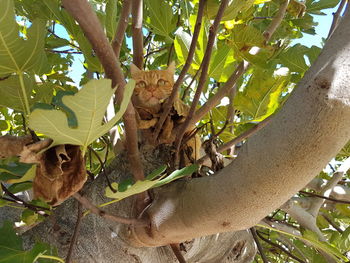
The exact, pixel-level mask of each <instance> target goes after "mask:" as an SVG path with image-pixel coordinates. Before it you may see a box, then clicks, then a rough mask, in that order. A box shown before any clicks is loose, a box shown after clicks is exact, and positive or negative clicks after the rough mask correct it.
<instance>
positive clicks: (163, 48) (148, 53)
mask: <svg viewBox="0 0 350 263" xmlns="http://www.w3.org/2000/svg"><path fill="white" fill-rule="evenodd" d="M165 49H166V47H161V48H159V49H156V50H152V51H150V52H147V54H146V55H145V56H144V58H145V59H146V58H148V57H149V56H150V55H152V54H154V53H158V52H161V51H163V50H165Z"/></svg>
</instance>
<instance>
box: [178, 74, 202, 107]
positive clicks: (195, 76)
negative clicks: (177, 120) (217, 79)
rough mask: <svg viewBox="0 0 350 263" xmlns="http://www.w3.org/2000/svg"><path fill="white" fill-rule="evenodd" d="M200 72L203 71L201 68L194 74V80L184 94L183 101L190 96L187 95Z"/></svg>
mask: <svg viewBox="0 0 350 263" xmlns="http://www.w3.org/2000/svg"><path fill="white" fill-rule="evenodd" d="M200 70H201V68H199V69H198V70H197V71H196V73H195V74H194V76H193V78H192V80H191V82H190V84H188V86H187V87H186V88H185V90H184V93H183V94H182V98H181V99H182V100H185V98H186V96H187V95H188V94H187V93H188V92H189V90H190V88H191V86H192V84H193V82H194V81H195V80H196V78H197V76H198V74H199V72H200Z"/></svg>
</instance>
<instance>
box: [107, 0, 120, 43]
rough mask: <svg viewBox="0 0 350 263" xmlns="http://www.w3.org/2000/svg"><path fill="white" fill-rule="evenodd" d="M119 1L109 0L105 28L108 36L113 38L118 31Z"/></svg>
mask: <svg viewBox="0 0 350 263" xmlns="http://www.w3.org/2000/svg"><path fill="white" fill-rule="evenodd" d="M117 2H118V1H115V0H107V4H106V19H105V28H106V34H107V37H108V38H109V39H110V40H112V39H113V38H114V35H115V32H116V31H117V17H118V5H117Z"/></svg>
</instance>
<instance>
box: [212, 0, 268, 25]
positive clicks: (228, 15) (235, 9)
mask: <svg viewBox="0 0 350 263" xmlns="http://www.w3.org/2000/svg"><path fill="white" fill-rule="evenodd" d="M259 2H267V1H257V0H245V1H242V0H232V1H229V5H228V6H227V7H226V9H225V12H224V15H223V17H222V19H221V20H222V21H225V20H233V19H235V18H236V17H237V15H238V14H239V13H240V12H242V13H244V12H245V11H247V10H248V9H249V8H250V7H252V5H253V4H255V3H259ZM219 4H220V2H219V1H217V0H209V1H208V2H207V5H206V9H205V11H206V14H207V16H208V17H209V18H211V19H213V18H215V16H216V14H217V12H218V9H219Z"/></svg>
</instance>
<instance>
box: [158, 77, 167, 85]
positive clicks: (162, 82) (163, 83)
mask: <svg viewBox="0 0 350 263" xmlns="http://www.w3.org/2000/svg"><path fill="white" fill-rule="evenodd" d="M166 84H167V81H166V80H164V79H160V80H158V82H157V85H158V86H164V85H166Z"/></svg>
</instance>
